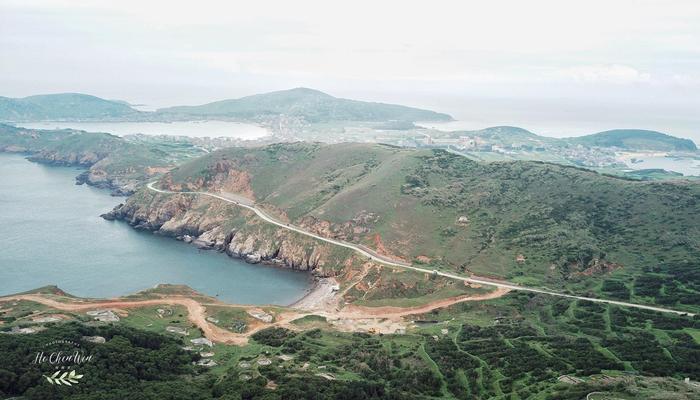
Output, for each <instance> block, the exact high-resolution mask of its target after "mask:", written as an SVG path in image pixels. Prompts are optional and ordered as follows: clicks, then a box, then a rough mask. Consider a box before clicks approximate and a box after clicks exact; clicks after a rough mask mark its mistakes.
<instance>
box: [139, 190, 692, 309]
mask: <svg viewBox="0 0 700 400" xmlns="http://www.w3.org/2000/svg"><path fill="white" fill-rule="evenodd" d="M155 183H156V182H149V183H148V184H147V185H146V187H147V188H148V189H149V190H152V191H154V192H157V193H163V194H193V195H202V196H209V197H213V198H215V199H219V200H222V201H225V202H228V203H232V204H235V205H237V206H239V207H243V208H247V209H248V210H251V211H253V212H254V213H255V214H256V215H257V216H258V217H260V218H261V219H262V220H264V221H266V222H269V223H271V224H273V225H277V226H279V227H281V228H284V229H287V230H290V231H293V232H297V233H300V234H302V235H305V236H309V237H312V238H314V239H318V240H321V241H323V242H327V243H331V244H334V245H336V246H341V247H345V248H348V249H351V250H353V251H355V252H356V253H359V254H361V255H363V256H365V257H367V258H369V259H371V260H374V261H377V262H379V263H382V264H385V265H389V266H392V267H399V268H405V269H410V270H414V271H418V272H424V273H428V274H437V275H439V276H443V277H445V278H450V279H456V280H460V281H464V282H471V283H477V284H480V285H488V286H495V287H499V288H504V289H510V290H519V291H523V292H532V293H539V294H545V295H549V296H556V297H564V298H568V299H575V300H587V301H592V302H596V303H607V304H614V305H618V306H623V307H633V308H639V309H643V310H650V311H658V312H663V313H672V314H678V315H689V316H691V317H693V316H695V314H694V313H690V312H685V311H678V310H672V309H669V308H662V307H654V306H647V305H644V304H635V303H627V302H624V301H616V300H606V299H597V298H594V297H584V296H575V295H571V294H566V293H559V292H553V291H550V290H545V289H538V288H533V287H527V286H520V285H517V284H515V283H507V282H498V281H491V280H488V279H482V278H473V277H464V276H459V275H454V274H450V273H448V272H441V271H434V270H429V269H426V268H420V267H416V266H413V265H411V264H409V263H406V262H402V261H397V260H393V259H391V258H389V257H386V256H382V255H381V254H377V253H376V252H373V251H372V250H370V249H367V248H364V247H363V246H360V245H356V244H352V243H348V242H344V241H341V240H335V239H330V238H326V237H323V236H319V235H317V234H315V233H312V232H309V231H306V230H304V229H301V228H299V227H296V226H294V225H291V224H286V223H284V222H279V221H277V220H275V219H274V218H272V217H270V216H269V215H267V214H265V213H264V212H263V211H262V210H260V209H258V208H256V207H255V206H254V205H251V204H244V203H243V202H242V201H241V200H232V199H230V198H227V197H224V196H221V195H218V194H214V193H209V192H184V191H183V192H173V191H170V190H162V189H158V188H156V187H154V186H153V185H154V184H155Z"/></svg>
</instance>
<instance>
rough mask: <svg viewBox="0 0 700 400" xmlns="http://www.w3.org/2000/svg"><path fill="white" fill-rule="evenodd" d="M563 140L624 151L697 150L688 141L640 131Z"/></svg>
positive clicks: (620, 130) (608, 133)
mask: <svg viewBox="0 0 700 400" xmlns="http://www.w3.org/2000/svg"><path fill="white" fill-rule="evenodd" d="M564 140H565V141H567V142H568V143H572V144H582V145H584V146H589V147H617V148H620V149H625V150H656V151H674V150H675V151H696V150H697V147H696V146H695V143H693V141H692V140H690V139H681V138H677V137H674V136H671V135H667V134H665V133H661V132H656V131H647V130H642V129H615V130H611V131H605V132H599V133H595V134H593V135H586V136H581V137H576V138H568V139H564Z"/></svg>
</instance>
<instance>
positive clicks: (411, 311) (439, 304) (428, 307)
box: [343, 288, 510, 317]
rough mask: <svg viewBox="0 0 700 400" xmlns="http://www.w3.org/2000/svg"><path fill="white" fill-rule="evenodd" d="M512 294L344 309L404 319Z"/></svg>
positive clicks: (500, 290) (502, 290)
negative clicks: (419, 303)
mask: <svg viewBox="0 0 700 400" xmlns="http://www.w3.org/2000/svg"><path fill="white" fill-rule="evenodd" d="M508 292H510V289H506V288H496V290H494V291H492V292H488V293H485V294H482V295H477V296H469V295H462V296H456V297H450V298H447V299H442V300H436V301H434V302H432V303H428V304H424V305H421V306H415V307H392V306H383V307H364V306H356V305H352V304H351V305H348V306H347V307H345V309H343V313H349V314H360V315H365V316H367V315H371V316H375V317H404V316H406V315H415V314H424V313H427V312H430V311H433V310H437V309H438V308H445V307H448V306H451V305H454V304H458V303H462V302H465V301H480V300H491V299H496V298H498V297H501V296H503V295H505V294H506V293H508Z"/></svg>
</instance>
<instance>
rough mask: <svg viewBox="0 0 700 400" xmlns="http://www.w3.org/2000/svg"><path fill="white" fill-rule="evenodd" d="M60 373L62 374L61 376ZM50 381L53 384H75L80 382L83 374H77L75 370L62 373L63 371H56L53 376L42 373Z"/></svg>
mask: <svg viewBox="0 0 700 400" xmlns="http://www.w3.org/2000/svg"><path fill="white" fill-rule="evenodd" d="M59 375H60V376H59ZM42 376H43V377H44V378H46V380H47V381H49V383H50V384H52V385H59V386H60V385H66V386H73V384H74V383H80V382H79V381H78V379H80V378H82V377H83V376H82V375H77V374H76V372H75V371H70V372H68V371H65V372H63V374H61V371H56V372H54V374H53V375H51V376H46V375H42Z"/></svg>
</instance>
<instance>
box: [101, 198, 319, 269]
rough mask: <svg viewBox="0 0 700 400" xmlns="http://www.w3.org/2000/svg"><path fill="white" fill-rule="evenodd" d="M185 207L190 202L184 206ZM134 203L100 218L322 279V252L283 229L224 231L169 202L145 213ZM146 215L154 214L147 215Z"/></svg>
mask: <svg viewBox="0 0 700 400" xmlns="http://www.w3.org/2000/svg"><path fill="white" fill-rule="evenodd" d="M179 205H180V206H182V207H185V208H188V207H189V206H190V204H187V205H183V204H179ZM144 211H146V210H143V209H140V208H139V207H138V206H134V204H130V202H127V203H126V204H119V205H118V206H116V207H115V208H114V209H113V210H112V211H110V212H108V213H105V214H102V215H101V217H102V218H104V219H105V220H109V221H123V222H126V223H128V224H129V225H131V226H132V227H133V228H134V229H139V230H145V231H149V232H153V233H155V234H159V235H163V236H167V237H171V238H174V239H176V240H181V241H183V242H185V243H188V244H191V245H194V246H196V247H197V248H199V249H202V250H213V251H218V252H222V253H226V254H227V255H228V256H229V257H231V258H236V259H241V260H243V261H245V262H247V263H249V264H264V265H269V266H275V267H280V268H289V269H294V270H299V271H307V272H309V273H311V274H312V275H313V276H314V277H315V278H324V277H327V276H328V274H327V273H326V272H325V271H324V269H323V267H322V261H321V252H319V251H312V252H311V253H310V254H309V252H307V251H306V250H307V249H306V246H305V245H304V244H299V243H295V242H294V241H293V240H291V239H290V238H288V237H286V235H285V234H286V232H279V231H278V232H277V234H276V235H274V237H263V236H262V235H256V234H250V233H248V232H243V231H242V230H240V229H235V228H234V229H232V230H230V231H225V230H224V229H223V228H222V227H221V226H220V225H211V224H202V223H201V221H193V220H192V219H191V218H187V217H185V216H184V215H182V214H180V213H179V212H178V210H177V209H173V208H172V205H167V204H166V205H163V207H161V208H158V209H156V210H149V211H150V213H146V214H144ZM149 214H151V215H152V216H154V217H151V218H149V216H148V215H149Z"/></svg>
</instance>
